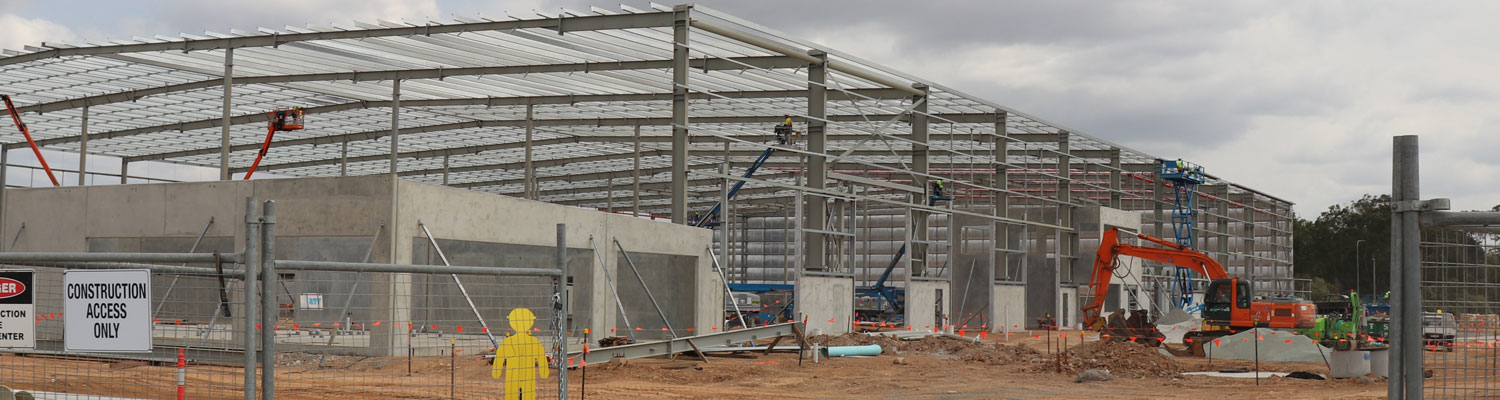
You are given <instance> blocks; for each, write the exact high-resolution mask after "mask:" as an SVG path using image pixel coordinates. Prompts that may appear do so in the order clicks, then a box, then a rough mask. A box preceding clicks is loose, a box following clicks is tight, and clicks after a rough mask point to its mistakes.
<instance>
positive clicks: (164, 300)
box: [151, 217, 217, 318]
mask: <svg viewBox="0 0 1500 400" xmlns="http://www.w3.org/2000/svg"><path fill="white" fill-rule="evenodd" d="M213 226H214V217H208V225H204V226H203V232H199V233H198V238H197V239H194V240H193V247H191V248H189V249H188V252H189V253H197V252H198V244H199V243H203V235H207V234H208V228H212V227H213ZM182 266H184V267H186V266H187V263H183V264H182ZM181 278H182V275H177V276H174V277H172V284H170V285H167V293H166V294H163V295H162V296H161V304H157V305H156V311H152V312H151V317H152V318H155V317H156V316H158V315H161V308H162V307H166V306H167V298H169V297H172V289H176V288H177V280H178V279H181ZM215 315H217V314H215Z"/></svg>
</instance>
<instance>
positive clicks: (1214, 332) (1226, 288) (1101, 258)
mask: <svg viewBox="0 0 1500 400" xmlns="http://www.w3.org/2000/svg"><path fill="white" fill-rule="evenodd" d="M1135 236H1136V237H1138V238H1140V239H1141V240H1145V241H1148V242H1151V243H1156V244H1159V245H1162V246H1165V247H1166V248H1159V247H1142V246H1135V245H1130V244H1124V243H1120V231H1119V229H1118V228H1109V229H1108V230H1106V231H1104V236H1103V238H1101V240H1100V243H1099V251H1098V253H1097V254H1096V255H1095V257H1094V276H1093V278H1092V279H1090V280H1089V287H1091V288H1093V290H1094V299H1093V302H1092V303H1091V304H1089V305H1087V306H1084V307H1083V320H1084V324H1085V326H1088V327H1090V328H1092V329H1101V328H1103V327H1104V326H1105V321H1103V320H1102V318H1100V312H1101V311H1102V310H1101V309H1102V308H1103V307H1104V299H1105V296H1106V295H1107V294H1108V293H1109V281H1110V279H1111V278H1113V277H1114V273H1115V268H1116V265H1118V264H1119V257H1120V256H1131V257H1137V258H1143V259H1147V260H1151V261H1156V262H1161V263H1166V264H1172V265H1176V266H1179V267H1183V268H1187V269H1189V270H1192V271H1193V272H1197V273H1200V274H1203V275H1204V276H1207V277H1208V278H1209V279H1212V281H1210V282H1209V284H1208V290H1207V291H1206V292H1204V295H1203V296H1204V298H1203V304H1204V308H1203V329H1201V330H1199V331H1195V332H1192V333H1190V334H1189V336H1188V338H1214V337H1220V336H1225V335H1230V334H1233V333H1236V332H1240V331H1244V330H1247V329H1250V328H1253V327H1257V326H1260V327H1269V328H1284V329H1301V328H1311V327H1312V326H1313V324H1314V323H1315V322H1316V319H1315V318H1316V313H1317V308H1316V307H1314V306H1313V304H1312V303H1310V302H1305V301H1300V300H1263V301H1253V299H1254V292H1253V291H1252V289H1251V287H1252V285H1251V284H1250V281H1249V280H1246V279H1243V278H1240V277H1238V276H1236V277H1230V276H1229V274H1228V273H1226V272H1225V271H1224V266H1223V265H1220V264H1219V262H1218V261H1215V260H1214V259H1213V258H1211V257H1209V256H1208V255H1206V254H1203V253H1199V252H1197V251H1193V250H1191V249H1188V248H1186V247H1184V246H1182V245H1179V244H1176V243H1173V242H1170V241H1167V240H1163V239H1161V238H1157V237H1153V236H1149V235H1145V234H1140V233H1136V234H1135ZM1151 329H1152V330H1154V328H1151ZM1196 341H1197V340H1195V342H1196Z"/></svg>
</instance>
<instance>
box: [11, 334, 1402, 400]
mask: <svg viewBox="0 0 1500 400" xmlns="http://www.w3.org/2000/svg"><path fill="white" fill-rule="evenodd" d="M1076 338H1077V336H1076V334H1075V335H1073V336H1071V337H1070V339H1073V341H1071V342H1070V343H1069V344H1068V346H1067V347H1068V348H1070V349H1071V351H1070V352H1069V353H1068V355H1067V356H1066V357H1063V358H1062V360H1061V361H1059V359H1058V357H1056V356H1055V355H1054V353H1053V352H1052V351H1049V347H1050V348H1055V347H1056V343H1055V341H1054V343H1052V346H1049V345H1048V343H1047V341H1045V340H1044V339H1043V338H1042V337H1031V336H1030V335H1028V334H1021V335H1014V336H1012V337H1011V338H1010V340H1009V341H1005V340H1004V339H1003V336H1002V335H992V336H990V337H989V338H988V339H987V340H986V341H985V343H984V344H983V345H975V344H971V343H964V342H960V341H957V340H950V339H941V338H928V339H924V340H921V341H911V342H897V341H894V340H893V339H886V338H864V337H860V336H842V337H819V338H816V339H815V340H817V341H820V342H822V343H828V344H836V345H847V344H860V343H864V342H875V343H880V344H883V347H884V348H885V349H886V352H885V354H881V355H879V356H875V357H866V358H834V359H822V360H821V361H820V362H819V363H813V362H812V360H811V359H803V360H800V361H799V360H798V356H797V355H796V354H791V353H776V354H771V355H761V354H758V353H756V354H738V355H729V354H726V355H718V356H710V358H709V360H708V361H707V362H704V361H702V360H698V359H696V358H695V357H691V356H682V357H679V358H678V359H677V360H675V361H674V360H665V359H637V360H629V361H628V362H626V363H625V364H624V365H623V366H614V365H609V364H605V365H590V366H589V367H588V368H587V371H581V370H572V371H570V373H569V381H570V385H569V386H570V388H571V389H570V392H571V393H572V395H571V397H572V398H575V399H576V398H593V397H597V398H601V399H652V400H661V399H727V398H763V399H769V398H776V399H1196V400H1204V399H1214V398H1221V396H1226V395H1228V396H1231V397H1240V398H1276V399H1377V398H1383V397H1385V385H1384V383H1383V381H1382V380H1379V379H1377V380H1375V381H1374V382H1373V383H1365V384H1361V383H1359V382H1357V381H1356V380H1354V379H1338V380H1328V381H1316V380H1299V379H1290V378H1271V379H1264V380H1261V382H1260V383H1259V386H1257V384H1256V382H1255V380H1253V379H1248V380H1247V379H1234V378H1213V377H1202V376H1190V377H1184V376H1181V375H1180V372H1184V371H1216V370H1221V369H1232V368H1239V369H1247V370H1248V369H1253V368H1254V363H1253V362H1249V361H1225V360H1212V362H1211V363H1212V365H1210V360H1207V359H1200V358H1171V357H1167V356H1164V355H1161V354H1159V353H1156V351H1155V349H1150V348H1145V347H1141V346H1138V345H1133V344H1127V343H1110V344H1101V343H1096V342H1094V341H1093V340H1090V341H1089V342H1088V343H1087V344H1084V345H1082V346H1081V347H1080V346H1079V344H1078V343H1077V342H1076ZM1054 340H1055V339H1054ZM278 364H281V365H280V366H278V369H277V375H278V385H277V390H278V393H277V394H278V396H277V397H279V398H289V399H300V398H307V399H323V398H351V399H355V398H357V399H369V398H449V397H450V396H452V397H454V398H473V399H483V398H498V397H499V396H497V394H498V393H499V392H500V391H501V390H503V386H502V385H501V382H499V381H496V380H493V379H491V378H490V375H489V374H490V366H489V365H488V364H487V363H486V362H485V361H484V360H483V359H482V358H480V357H477V356H474V355H461V356H459V357H454V358H451V359H450V358H448V357H425V358H417V359H415V360H413V361H412V364H411V367H410V368H411V370H412V373H411V374H409V375H408V374H407V368H408V364H407V361H406V358H400V357H393V358H362V357H339V358H331V359H330V360H327V362H326V363H325V365H324V366H322V367H319V366H317V362H316V359H315V358H306V357H303V358H297V357H284V358H283V359H282V360H281V362H279V363H278ZM1059 368H1060V369H1061V370H1062V372H1060V373H1059V372H1057V370H1058V369H1059ZM1086 368H1103V369H1109V370H1110V372H1111V375H1113V377H1114V379H1113V380H1111V381H1107V382H1090V383H1074V382H1073V381H1074V379H1075V378H1076V377H1077V375H1078V371H1081V370H1082V369H1086ZM1261 369H1262V370H1267V371H1280V372H1294V371H1310V372H1314V373H1319V374H1327V372H1328V367H1327V366H1325V365H1324V364H1323V363H1262V365H1261ZM239 372H240V370H239V369H238V368H233V367H216V366H202V365H194V366H190V368H189V369H188V374H187V381H188V393H189V395H188V397H189V398H235V397H238V389H239V388H240V387H241V385H242V380H243V378H242V377H241V375H240V374H239ZM450 382H451V385H450ZM0 384H9V385H12V386H21V387H23V388H26V387H28V386H30V387H41V388H44V389H43V390H49V391H57V392H69V393H82V394H99V395H111V396H120V397H132V398H173V397H175V388H176V386H175V385H176V368H174V367H170V366H153V365H146V364H142V363H118V362H99V361H89V360H76V359H56V358H42V357H20V356H15V355H0ZM549 385H550V386H551V387H552V388H553V391H546V390H545V389H544V392H543V393H542V396H540V397H539V398H550V397H552V396H555V385H556V383H555V381H550V380H549V382H539V386H542V387H543V388H546V387H548V386H549ZM549 392H550V393H549ZM580 393H581V394H582V396H580ZM1235 395H1239V396H1235ZM372 396H374V397H372Z"/></svg>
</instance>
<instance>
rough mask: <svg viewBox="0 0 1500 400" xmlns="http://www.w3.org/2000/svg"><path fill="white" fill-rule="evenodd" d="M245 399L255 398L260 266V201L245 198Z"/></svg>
mask: <svg viewBox="0 0 1500 400" xmlns="http://www.w3.org/2000/svg"><path fill="white" fill-rule="evenodd" d="M244 258H245V260H244V261H245V288H244V289H245V304H244V306H245V311H244V312H243V313H241V315H244V318H245V323H244V324H245V326H244V333H242V334H241V336H243V340H244V342H243V343H242V344H243V345H244V346H245V400H255V361H256V358H255V344H256V343H255V294H256V293H255V272H256V270H257V269H259V267H260V202H258V201H256V199H255V198H254V197H247V198H245V257H244Z"/></svg>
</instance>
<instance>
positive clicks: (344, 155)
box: [339, 139, 349, 176]
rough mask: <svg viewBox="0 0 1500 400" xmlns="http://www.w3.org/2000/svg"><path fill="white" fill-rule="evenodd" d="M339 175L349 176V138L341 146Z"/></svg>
mask: <svg viewBox="0 0 1500 400" xmlns="http://www.w3.org/2000/svg"><path fill="white" fill-rule="evenodd" d="M339 176H349V139H344V141H343V145H342V146H340V147H339Z"/></svg>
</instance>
